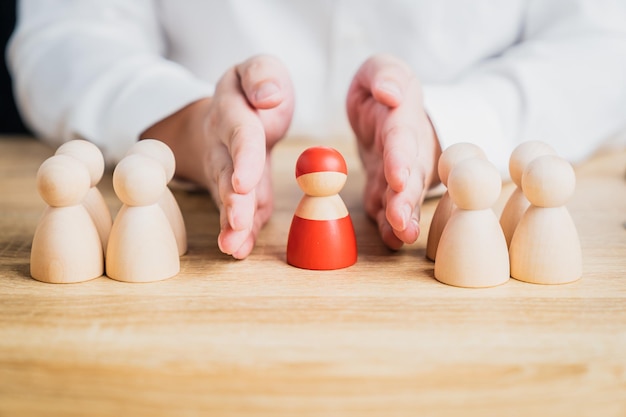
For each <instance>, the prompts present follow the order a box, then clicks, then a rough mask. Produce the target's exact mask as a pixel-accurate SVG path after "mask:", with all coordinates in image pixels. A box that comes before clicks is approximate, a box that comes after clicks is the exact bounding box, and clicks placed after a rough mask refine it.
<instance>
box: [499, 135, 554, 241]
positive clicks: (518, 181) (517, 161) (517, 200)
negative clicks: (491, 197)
mask: <svg viewBox="0 0 626 417" xmlns="http://www.w3.org/2000/svg"><path fill="white" fill-rule="evenodd" d="M554 153H555V152H554V149H552V148H551V147H550V145H548V144H546V143H544V142H540V141H528V142H524V143H522V144H520V145H518V146H517V147H516V148H515V150H513V152H512V153H511V158H510V159H509V174H511V180H512V181H513V183H515V185H516V187H515V190H513V193H512V194H511V195H510V197H509V199H508V200H507V202H506V205H505V206H504V209H503V210H502V214H501V215H500V226H502V230H503V231H504V237H505V238H506V244H507V246H511V239H512V238H513V233H514V232H515V228H516V227H517V224H518V223H519V221H520V219H521V218H522V216H523V215H524V212H525V211H526V209H527V208H528V207H529V206H530V202H529V201H528V199H527V198H526V196H525V195H524V192H523V191H522V174H523V173H524V169H525V168H526V167H527V166H528V164H529V163H530V162H532V161H533V160H534V159H535V158H537V157H539V156H542V155H554Z"/></svg>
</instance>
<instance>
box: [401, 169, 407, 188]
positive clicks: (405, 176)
mask: <svg viewBox="0 0 626 417" xmlns="http://www.w3.org/2000/svg"><path fill="white" fill-rule="evenodd" d="M400 179H401V180H402V189H403V190H404V187H406V183H407V182H408V180H409V170H408V169H405V170H403V171H402V176H401V177H400Z"/></svg>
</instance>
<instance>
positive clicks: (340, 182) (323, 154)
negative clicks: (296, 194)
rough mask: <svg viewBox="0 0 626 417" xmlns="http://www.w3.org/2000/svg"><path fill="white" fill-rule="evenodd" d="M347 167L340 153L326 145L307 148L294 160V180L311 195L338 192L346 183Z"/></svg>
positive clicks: (325, 194)
mask: <svg viewBox="0 0 626 417" xmlns="http://www.w3.org/2000/svg"><path fill="white" fill-rule="evenodd" d="M347 177H348V167H347V165H346V161H345V159H343V156H341V154H340V153H339V152H338V151H337V150H335V149H333V148H329V147H326V146H316V147H313V148H308V149H307V150H305V151H304V152H302V154H301V155H300V157H299V158H298V161H297V162H296V180H297V181H298V185H300V188H301V189H302V191H304V192H305V193H306V194H307V195H311V196H328V195H333V194H337V193H339V191H340V190H341V189H342V188H343V186H344V184H345V183H346V179H347Z"/></svg>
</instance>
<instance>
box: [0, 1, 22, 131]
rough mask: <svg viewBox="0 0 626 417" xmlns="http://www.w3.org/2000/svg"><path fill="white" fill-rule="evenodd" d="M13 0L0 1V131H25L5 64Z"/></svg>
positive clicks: (13, 15) (13, 11) (11, 29)
mask: <svg viewBox="0 0 626 417" xmlns="http://www.w3.org/2000/svg"><path fill="white" fill-rule="evenodd" d="M15 3H16V1H15V0H3V1H0V42H1V44H2V68H1V70H0V133H27V132H28V130H27V129H26V127H24V123H23V122H22V119H21V118H20V115H19V114H18V112H17V109H16V108H15V101H14V99H13V91H12V90H11V77H10V76H9V71H8V69H7V64H6V58H5V54H6V44H7V41H8V40H9V37H10V36H11V32H12V31H13V27H14V26H15Z"/></svg>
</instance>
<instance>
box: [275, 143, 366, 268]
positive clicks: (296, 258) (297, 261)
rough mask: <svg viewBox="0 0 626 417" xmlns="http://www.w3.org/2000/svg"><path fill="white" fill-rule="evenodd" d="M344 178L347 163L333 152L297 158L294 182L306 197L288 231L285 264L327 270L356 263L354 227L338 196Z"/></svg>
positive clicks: (314, 151) (309, 153)
mask: <svg viewBox="0 0 626 417" xmlns="http://www.w3.org/2000/svg"><path fill="white" fill-rule="evenodd" d="M347 177H348V169H347V166H346V161H345V160H344V159H343V157H342V156H341V154H340V153H339V152H337V151H336V150H335V149H332V148H328V147H313V148H309V149H307V150H305V151H304V152H303V153H302V155H300V157H299V158H298V161H297V163H296V180H297V181H298V185H299V186H300V188H301V189H302V191H304V193H305V195H304V196H303V197H302V200H300V204H299V205H298V207H297V208H296V212H295V214H294V216H293V221H292V222H291V228H290V229H289V239H288V242H287V263H288V264H290V265H293V266H296V267H298V268H304V269H320V270H330V269H339V268H345V267H348V266H350V265H353V264H354V263H355V262H356V259H357V246H356V237H355V234H354V227H353V226H352V220H351V219H350V214H349V213H348V209H347V208H346V205H345V204H344V202H343V200H342V199H341V197H340V196H339V194H338V193H339V191H340V190H341V189H342V188H343V186H344V184H345V183H346V179H347Z"/></svg>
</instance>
